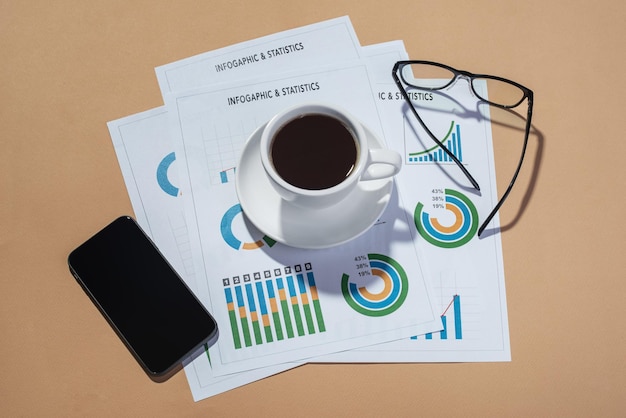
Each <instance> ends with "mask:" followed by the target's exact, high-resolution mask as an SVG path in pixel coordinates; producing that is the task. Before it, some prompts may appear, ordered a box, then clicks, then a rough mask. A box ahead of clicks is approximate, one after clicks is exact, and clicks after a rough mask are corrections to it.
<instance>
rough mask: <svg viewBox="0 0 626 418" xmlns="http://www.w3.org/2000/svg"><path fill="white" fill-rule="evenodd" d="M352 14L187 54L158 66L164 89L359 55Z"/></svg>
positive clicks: (233, 78)
mask: <svg viewBox="0 0 626 418" xmlns="http://www.w3.org/2000/svg"><path fill="white" fill-rule="evenodd" d="M359 52H360V44H359V41H358V39H357V37H356V34H355V33H354V28H353V27H352V23H351V22H350V18H349V17H348V16H343V17H338V18H335V19H330V20H326V21H323V22H319V23H315V24H312V25H307V26H302V27H299V28H296V29H291V30H287V31H283V32H279V33H275V34H272V35H268V36H264V37H261V38H257V39H254V40H250V41H246V42H242V43H238V44H236V45H231V46H228V47H225V48H220V49H217V50H214V51H210V52H206V53H203V54H199V55H196V56H193V57H189V58H185V59H183V60H180V61H176V62H173V63H170V64H167V65H163V66H160V67H157V68H156V74H157V79H158V81H159V87H160V89H161V93H162V94H163V95H164V96H165V95H166V94H168V93H171V92H174V91H184V90H189V89H194V88H197V87H201V86H204V85H209V84H215V83H220V82H228V81H233V80H241V79H245V78H249V77H251V76H254V75H256V74H268V73H277V72H288V71H291V70H294V69H298V68H307V67H317V66H319V65H325V64H329V63H334V62H340V61H346V60H351V59H355V58H358V57H359Z"/></svg>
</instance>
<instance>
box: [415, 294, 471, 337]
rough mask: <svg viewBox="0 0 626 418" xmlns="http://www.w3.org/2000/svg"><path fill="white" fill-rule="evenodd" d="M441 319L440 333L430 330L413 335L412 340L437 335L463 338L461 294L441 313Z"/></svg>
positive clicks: (454, 297)
mask: <svg viewBox="0 0 626 418" xmlns="http://www.w3.org/2000/svg"><path fill="white" fill-rule="evenodd" d="M441 321H442V325H443V329H442V330H441V331H439V332H438V333H432V332H429V333H428V334H425V335H424V336H423V337H422V336H419V337H418V336H413V337H411V339H412V340H417V339H426V340H432V339H433V338H434V337H435V336H438V339H440V340H447V339H455V340H461V339H463V324H462V321H461V296H459V295H454V296H453V297H452V300H451V301H450V303H449V304H448V306H447V307H446V309H445V310H444V312H443V314H441Z"/></svg>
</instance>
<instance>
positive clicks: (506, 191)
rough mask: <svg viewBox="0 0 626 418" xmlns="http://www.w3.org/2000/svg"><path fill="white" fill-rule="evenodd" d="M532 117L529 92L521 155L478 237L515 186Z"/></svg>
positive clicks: (531, 96) (531, 100)
mask: <svg viewBox="0 0 626 418" xmlns="http://www.w3.org/2000/svg"><path fill="white" fill-rule="evenodd" d="M532 115H533V92H532V91H529V93H528V113H527V116H526V130H525V132H524V144H523V145H522V153H521V155H520V159H519V162H518V163H517V168H516V169H515V172H514V173H513V177H512V178H511V182H510V183H509V185H508V187H507V188H506V190H505V191H504V194H503V195H502V197H501V198H500V200H499V201H498V203H497V204H496V206H495V207H494V208H493V209H492V210H491V212H490V213H489V215H487V218H486V219H485V220H484V221H483V223H482V224H481V225H480V228H478V236H479V237H480V236H481V235H482V233H483V232H484V231H485V228H486V227H487V225H488V224H489V222H491V220H492V219H493V217H494V216H495V215H496V213H497V212H498V210H500V207H501V206H502V204H503V203H504V201H505V200H506V198H507V197H508V196H509V193H511V189H513V185H514V184H515V180H517V176H518V174H519V172H520V170H521V169H522V163H523V162H524V156H525V155H526V148H527V146H528V135H530V127H531V120H532Z"/></svg>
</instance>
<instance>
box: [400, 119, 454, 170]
mask: <svg viewBox="0 0 626 418" xmlns="http://www.w3.org/2000/svg"><path fill="white" fill-rule="evenodd" d="M441 143H442V144H443V145H444V146H445V147H446V149H448V150H449V151H450V153H452V155H454V156H455V157H456V158H457V159H458V160H459V161H461V162H462V161H463V147H462V142H461V126H460V125H458V124H455V123H454V121H452V122H451V123H450V128H449V130H448V132H447V133H446V135H445V136H444V137H443V139H441ZM407 149H409V147H408V146H407ZM407 161H408V162H409V163H413V164H418V163H434V162H453V160H452V158H450V156H449V155H448V154H447V153H446V152H445V151H444V150H443V149H442V148H441V147H440V146H439V145H435V146H434V147H431V148H428V149H426V150H423V151H418V152H409V153H408V156H407Z"/></svg>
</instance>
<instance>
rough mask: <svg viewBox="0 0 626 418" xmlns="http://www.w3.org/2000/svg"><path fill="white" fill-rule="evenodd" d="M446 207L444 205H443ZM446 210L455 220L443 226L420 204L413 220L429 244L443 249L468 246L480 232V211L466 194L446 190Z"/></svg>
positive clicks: (416, 208)
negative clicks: (478, 231)
mask: <svg viewBox="0 0 626 418" xmlns="http://www.w3.org/2000/svg"><path fill="white" fill-rule="evenodd" d="M442 206H444V205H442ZM445 209H446V210H448V211H449V212H451V214H452V215H453V217H454V220H453V222H452V223H451V224H448V225H443V224H442V223H441V222H439V219H437V218H436V217H433V216H431V215H430V214H429V213H428V212H426V211H425V210H424V205H423V204H422V202H419V203H418V204H417V206H416V207H415V212H414V215H413V219H414V222H415V227H416V228H417V230H418V232H419V234H420V235H421V236H422V237H423V238H424V239H425V240H426V241H428V242H429V243H431V244H433V245H435V246H437V247H441V248H456V247H460V246H462V245H465V244H467V243H468V242H469V241H470V240H471V239H472V238H473V237H474V235H476V231H477V230H478V211H477V210H476V207H475V206H474V204H473V203H472V201H471V200H469V198H468V197H467V196H465V195H464V194H462V193H460V192H457V191H456V190H452V189H445Z"/></svg>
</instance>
